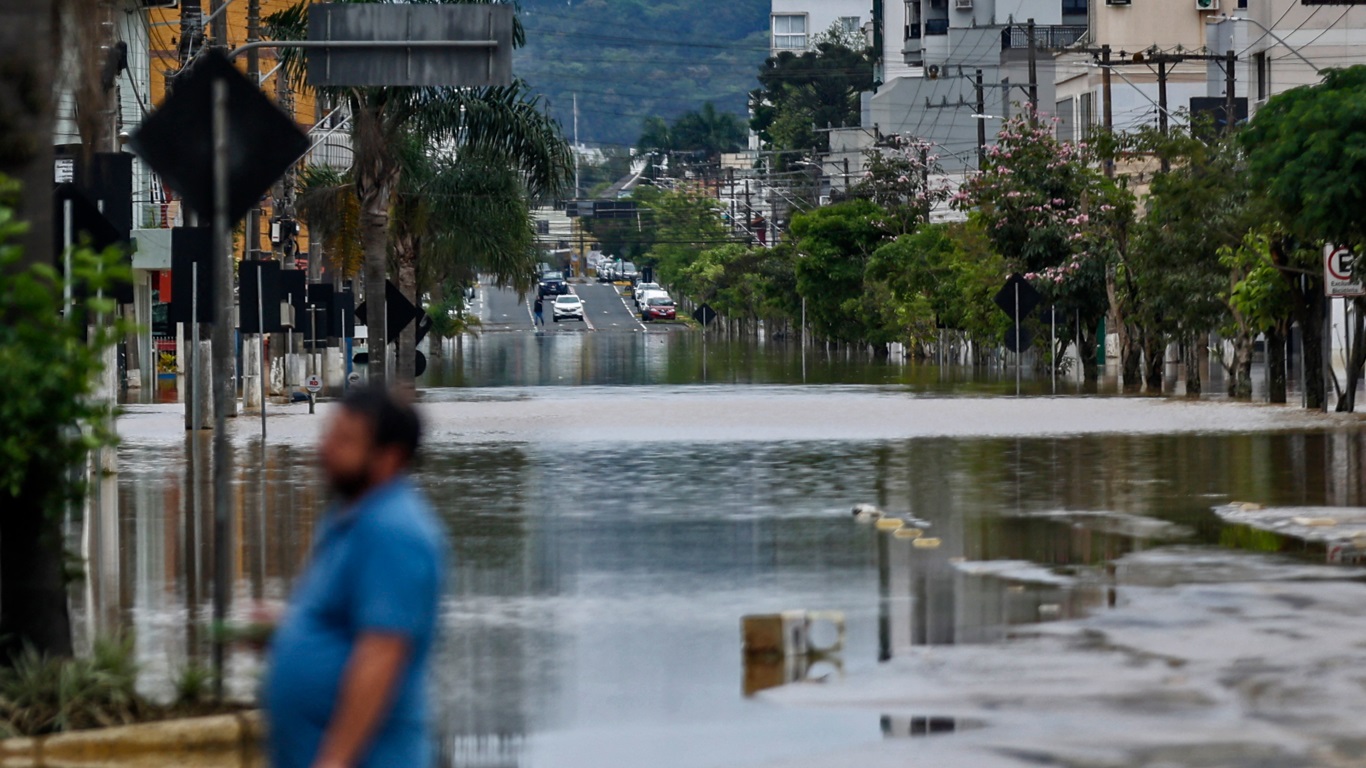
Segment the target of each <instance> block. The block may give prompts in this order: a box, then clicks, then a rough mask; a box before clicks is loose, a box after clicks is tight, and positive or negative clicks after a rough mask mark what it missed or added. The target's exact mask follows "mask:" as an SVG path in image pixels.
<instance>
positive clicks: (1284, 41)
mask: <svg viewBox="0 0 1366 768" xmlns="http://www.w3.org/2000/svg"><path fill="white" fill-rule="evenodd" d="M1230 17H1231V18H1230ZM1205 32H1206V36H1205V45H1207V46H1208V47H1209V48H1210V50H1212V51H1214V52H1216V53H1220V54H1222V53H1224V52H1225V51H1228V50H1229V49H1230V48H1231V49H1232V50H1233V51H1234V52H1235V53H1236V54H1237V55H1238V64H1237V83H1236V87H1237V95H1238V96H1240V97H1246V98H1247V99H1248V101H1249V104H1250V107H1251V112H1252V113H1253V114H1255V113H1256V110H1257V108H1258V107H1260V106H1261V105H1263V104H1265V103H1266V100H1267V99H1269V98H1270V97H1272V96H1274V95H1276V94H1278V93H1283V92H1285V91H1287V90H1289V89H1291V88H1295V87H1297V86H1301V85H1312V84H1314V83H1317V82H1319V79H1320V78H1319V75H1318V71H1319V70H1321V69H1329V68H1336V67H1349V66H1352V65H1354V64H1366V8H1361V7H1358V6H1352V5H1307V4H1305V3H1304V2H1302V0H1238V2H1237V7H1235V8H1231V9H1226V11H1225V12H1224V13H1221V14H1219V15H1217V16H1215V17H1214V18H1212V19H1211V23H1210V24H1208V25H1207V26H1206V29H1205ZM1215 74H1216V73H1214V72H1211V80H1213V78H1214V75H1215ZM1212 85H1213V83H1211V86H1212ZM1210 95H1214V94H1210Z"/></svg>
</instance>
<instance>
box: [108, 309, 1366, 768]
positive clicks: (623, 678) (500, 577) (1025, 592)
mask: <svg viewBox="0 0 1366 768" xmlns="http://www.w3.org/2000/svg"><path fill="white" fill-rule="evenodd" d="M642 336H643V334H642ZM831 398H832V407H838V405H839V403H838V394H831ZM571 406H572V402H571V401H566V407H571ZM194 440H202V441H204V442H205V445H204V447H203V449H202V450H203V452H202V454H200V455H201V458H200V466H201V467H203V468H206V467H208V466H210V457H209V454H208V448H207V440H205V439H204V438H202V437H199V438H196V437H191V438H187V439H186V440H185V441H184V442H180V443H169V444H131V445H125V446H123V447H122V448H121V449H120V451H119V474H118V477H117V481H116V486H117V492H116V493H111V494H109V495H110V496H112V497H115V498H117V501H118V508H117V515H116V517H114V518H113V519H112V520H111V519H110V518H108V517H101V516H98V515H91V516H88V517H87V525H88V526H96V525H98V526H100V529H99V530H100V533H99V537H97V538H93V539H91V541H92V542H93V543H92V544H91V546H90V547H89V549H88V550H87V551H88V554H89V555H90V556H91V567H90V568H89V574H90V588H89V590H88V595H95V594H98V595H102V596H103V597H101V598H99V600H95V599H93V598H92V597H87V599H86V601H85V602H84V603H83V605H82V606H81V609H82V616H83V617H85V618H86V619H87V622H88V626H90V627H91V628H92V630H98V631H106V630H108V629H111V628H114V627H117V626H123V627H130V628H132V629H133V630H134V631H135V632H136V635H137V649H138V654H139V659H140V661H141V662H142V663H143V664H144V666H145V667H146V668H147V670H148V672H149V678H148V681H149V685H151V686H152V687H153V688H156V689H158V690H160V691H161V692H163V693H165V692H167V691H169V686H170V681H171V680H172V679H173V678H174V676H175V674H176V672H177V670H178V669H180V668H181V667H183V666H184V665H185V664H187V663H189V662H190V661H192V660H194V659H202V658H204V656H203V654H204V652H205V644H206V642H207V633H206V630H205V627H206V626H207V624H208V618H209V611H210V607H209V606H210V596H211V574H212V568H211V556H212V547H211V541H210V538H211V536H210V533H211V530H212V528H211V514H210V513H209V509H208V507H209V506H210V505H209V500H210V499H211V489H210V488H209V485H208V477H207V474H208V473H207V470H202V471H199V472H196V471H195V470H194V465H193V463H192V462H191V461H189V457H190V455H191V453H192V451H191V447H192V445H194V446H195V447H197V445H195V444H193V443H192V442H191V441H194ZM1363 440H1366V438H1363V436H1362V435H1361V434H1357V433H1323V434H1261V435H1183V436H1172V437H1161V436H1158V437H1151V436H1149V437H1138V436H1119V435H1112V436H1095V437H1083V438H1050V439H981V440H955V439H947V438H936V439H921V440H910V441H898V442H828V443H823V442H809V443H772V442H758V441H756V442H751V443H742V444H726V445H716V444H705V445H701V444H698V445H694V444H669V443H651V444H628V443H621V444H611V443H607V444H603V443H594V444H592V447H591V448H589V447H584V446H575V445H572V444H571V445H566V444H563V443H558V442H557V443H550V442H547V443H545V444H538V443H536V442H531V443H494V444H488V445H435V446H432V449H431V451H430V452H429V454H428V455H427V457H426V459H425V460H424V462H423V463H422V465H421V466H420V467H419V470H418V476H419V480H420V481H421V483H422V484H423V485H424V486H425V487H426V488H427V489H428V490H429V491H430V493H431V495H432V498H433V500H434V502H435V504H436V505H437V507H438V509H439V512H440V514H441V515H442V517H443V519H444V520H445V522H446V524H447V526H448V527H449V529H450V533H451V536H452V541H453V545H454V548H455V551H456V557H457V559H456V566H455V572H454V575H453V579H452V581H451V584H450V587H449V590H448V594H447V599H446V601H445V603H444V607H443V626H444V631H445V634H444V644H443V646H442V648H441V649H440V653H439V656H438V674H439V675H440V684H439V685H438V686H437V690H438V692H439V694H440V713H441V727H442V732H443V734H444V736H443V738H444V741H443V754H444V756H445V760H446V764H448V765H488V766H514V765H515V766H529V767H530V766H543V765H544V766H548V765H555V766H580V765H582V766H590V765H591V766H602V765H627V764H631V765H634V764H638V763H639V762H641V761H649V762H650V763H651V764H653V765H663V766H694V765H704V764H705V765H718V764H731V763H737V764H738V763H741V762H745V761H760V760H778V759H782V758H784V757H786V756H792V755H799V754H803V753H804V750H809V749H810V748H812V747H813V745H815V746H819V747H820V748H822V749H826V750H829V749H837V748H839V747H840V746H842V745H852V744H859V743H867V742H871V741H875V740H878V739H880V738H881V737H882V730H881V728H880V726H879V724H878V723H877V722H876V721H869V720H868V719H867V718H866V717H864V716H854V715H849V716H847V717H846V716H837V717H831V716H828V715H825V714H822V715H821V716H820V718H819V719H818V721H817V720H814V719H813V718H814V715H813V714H812V713H807V712H795V711H788V710H785V709H779V708H774V707H769V706H766V705H765V704H764V703H763V701H762V699H760V700H747V699H746V698H745V697H744V695H743V691H742V685H737V683H740V682H742V681H744V680H745V677H744V675H745V670H744V669H743V667H742V664H741V654H740V637H739V634H738V632H737V626H738V620H739V617H740V616H742V615H745V614H750V613H766V612H777V611H782V610H789V609H811V610H839V611H842V612H843V613H844V614H845V616H846V619H847V622H848V630H849V634H848V643H847V646H846V649H845V651H844V653H843V654H842V660H843V661H844V663H845V666H846V667H847V668H848V669H849V670H850V671H856V670H858V669H867V668H870V667H873V666H875V665H876V663H877V661H878V660H879V659H886V658H890V657H894V656H896V655H897V654H898V653H904V652H905V651H906V650H907V649H909V648H911V647H913V646H917V645H933V644H943V643H981V642H991V641H994V640H998V639H1000V638H1002V637H1003V636H1005V635H1006V634H1008V633H1009V632H1011V631H1012V628H1015V627H1018V626H1020V625H1021V624H1027V623H1030V622H1035V621H1040V620H1052V619H1062V618H1067V617H1069V616H1075V615H1079V614H1081V613H1083V612H1087V611H1095V610H1104V607H1105V606H1106V605H1108V604H1110V602H1111V601H1112V600H1113V599H1114V594H1115V590H1122V589H1123V588H1124V582H1123V578H1122V574H1121V576H1120V577H1117V576H1116V575H1115V573H1114V571H1113V569H1112V568H1111V567H1110V563H1112V562H1113V561H1114V560H1115V559H1116V558H1118V557H1121V556H1123V555H1125V554H1127V553H1131V552H1135V551H1139V550H1143V549H1147V548H1150V547H1155V546H1165V545H1166V544H1168V543H1170V542H1173V541H1175V542H1181V543H1184V544H1188V545H1196V546H1203V547H1215V546H1221V545H1227V544H1229V543H1230V541H1231V540H1230V539H1229V535H1228V530H1229V529H1228V528H1226V527H1225V526H1223V525H1222V524H1221V523H1220V522H1219V520H1218V519H1217V518H1216V517H1215V516H1214V515H1212V514H1211V513H1210V512H1209V508H1210V507H1211V506H1212V505H1213V504H1216V503H1221V502H1224V501H1227V500H1229V499H1245V500H1255V501H1259V502H1262V503H1266V504H1278V505H1304V506H1310V505H1360V504H1362V503H1363V502H1366V487H1363V480H1362V477H1363V473H1362V472H1361V471H1360V470H1361V464H1362V462H1363V460H1366V445H1364V444H1363ZM233 465H234V467H235V469H234V472H235V474H234V477H233V487H234V490H235V498H236V499H237V506H236V509H235V510H234V514H233V515H232V522H233V537H232V540H233V545H234V546H233V557H234V559H233V563H232V578H233V612H234V615H237V616H239V617H240V616H242V615H243V612H244V611H245V610H246V608H247V606H249V604H250V602H251V600H252V599H257V598H282V597H284V596H285V595H287V594H288V591H289V588H290V584H291V579H292V578H293V577H294V575H295V574H296V573H297V572H298V569H299V568H300V565H301V563H302V562H303V560H304V557H305V556H306V553H307V550H308V546H309V542H310V541H311V538H312V534H313V529H314V526H315V524H316V521H317V519H318V515H319V514H320V513H321V510H322V508H323V505H324V503H325V499H324V496H323V493H322V491H321V488H320V485H319V482H318V478H317V476H316V473H315V472H314V470H313V468H312V457H311V452H310V451H309V450H308V449H307V448H303V447H297V446H289V445H280V444H273V445H269V446H265V447H262V446H261V445H260V444H256V443H253V444H250V445H243V446H241V447H240V448H239V449H238V452H237V455H236V456H235V460H234V462H233ZM864 501H869V502H876V503H877V504H879V506H881V507H882V508H883V509H886V510H888V511H889V512H892V513H894V514H913V515H915V516H917V517H920V518H924V519H925V520H926V521H928V522H929V523H930V527H929V529H928V532H929V534H932V535H933V536H935V537H938V538H940V539H941V541H942V544H941V546H940V547H938V548H937V549H918V548H915V547H914V545H913V543H912V541H911V540H906V539H896V538H894V537H892V536H891V535H888V534H886V533H881V532H878V531H876V530H874V529H873V528H872V527H871V526H861V525H858V524H856V523H855V522H854V521H853V520H852V519H851V515H850V514H849V510H850V507H851V506H852V505H853V504H854V503H856V502H864ZM92 530H93V529H92ZM111 535H112V536H113V537H114V539H111V538H110V536H111ZM100 537H102V538H100ZM1240 545H1244V546H1247V545H1248V544H1246V543H1245V542H1241V543H1240ZM1255 546H1258V547H1268V546H1282V547H1289V546H1291V545H1287V544H1283V543H1282V544H1277V543H1275V542H1272V543H1269V544H1268V543H1267V542H1265V541H1262V540H1260V539H1259V540H1256V542H1255ZM113 553H117V554H113ZM111 561H113V563H114V564H113V565H111ZM106 607H111V608H112V610H109V609H106ZM258 668H259V659H257V658H256V657H255V656H254V655H252V654H251V653H249V652H246V651H237V652H234V653H233V654H232V657H231V675H232V677H231V679H230V684H231V685H230V687H231V689H232V690H234V691H235V692H237V693H238V694H240V695H250V694H251V693H252V691H253V690H254V686H255V678H256V673H257V671H258ZM782 674H783V676H785V677H786V676H787V670H786V668H784V669H783V670H782ZM822 674H824V673H822ZM927 717H928V716H927ZM931 720H933V718H931ZM931 720H927V721H926V723H925V725H924V729H923V730H925V731H926V732H927V733H928V732H938V731H937V730H936V729H940V730H942V728H941V725H942V724H937V721H935V722H931ZM956 727H961V725H959V726H956ZM895 730H898V731H910V730H914V724H913V723H906V724H905V728H903V727H902V724H897V725H896V728H895ZM699 733H701V734H705V735H706V740H707V742H708V743H709V744H711V745H713V746H714V751H712V752H709V753H708V754H710V755H711V757H707V755H703V754H702V753H699V752H697V751H696V750H690V749H688V747H687V745H688V743H689V742H690V741H692V742H694V743H695V742H696V739H697V738H698V737H697V734H699Z"/></svg>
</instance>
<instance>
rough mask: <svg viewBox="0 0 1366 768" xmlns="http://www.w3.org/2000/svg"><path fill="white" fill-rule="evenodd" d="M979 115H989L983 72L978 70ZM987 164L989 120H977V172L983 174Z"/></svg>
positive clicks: (983, 118)
mask: <svg viewBox="0 0 1366 768" xmlns="http://www.w3.org/2000/svg"><path fill="white" fill-rule="evenodd" d="M974 87H975V88H976V89H977V114H979V115H985V114H986V113H987V101H986V93H985V91H984V90H983V88H982V70H980V69H979V70H977V83H976V85H975V86H974ZM986 164H987V119H986V118H985V117H979V118H977V170H978V172H981V170H982V168H984V167H985V166H986Z"/></svg>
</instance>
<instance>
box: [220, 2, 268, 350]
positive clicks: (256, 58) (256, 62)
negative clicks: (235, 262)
mask: <svg viewBox="0 0 1366 768" xmlns="http://www.w3.org/2000/svg"><path fill="white" fill-rule="evenodd" d="M215 23H217V22H216V21H215ZM260 39H261V0H247V42H249V43H254V42H256V41H257V40H260ZM247 77H249V78H251V81H252V82H253V83H256V84H258V85H259V84H260V82H261V54H260V51H258V50H257V49H255V48H253V49H251V50H249V51H247ZM244 239H245V241H246V242H245V243H244V244H243V246H242V257H243V258H245V259H255V258H256V255H257V252H258V251H260V250H261V207H260V206H259V205H253V206H252V207H251V210H249V211H247V228H246V237H245V238H244ZM261 365H262V370H264V368H265V361H264V360H263V361H261Z"/></svg>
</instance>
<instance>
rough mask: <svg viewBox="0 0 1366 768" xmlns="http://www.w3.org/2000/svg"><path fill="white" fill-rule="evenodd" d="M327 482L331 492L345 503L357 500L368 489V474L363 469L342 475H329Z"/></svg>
mask: <svg viewBox="0 0 1366 768" xmlns="http://www.w3.org/2000/svg"><path fill="white" fill-rule="evenodd" d="M327 481H328V483H329V484H331V486H332V491H333V492H334V493H336V494H337V495H338V496H340V497H341V499H342V500H343V501H347V502H352V501H355V500H356V499H359V498H360V497H361V496H362V495H363V494H364V493H365V492H366V491H367V490H369V489H370V473H369V472H367V471H366V470H364V469H362V470H360V471H358V472H351V473H348V474H344V475H338V474H333V473H329V474H328V477H327Z"/></svg>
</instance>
